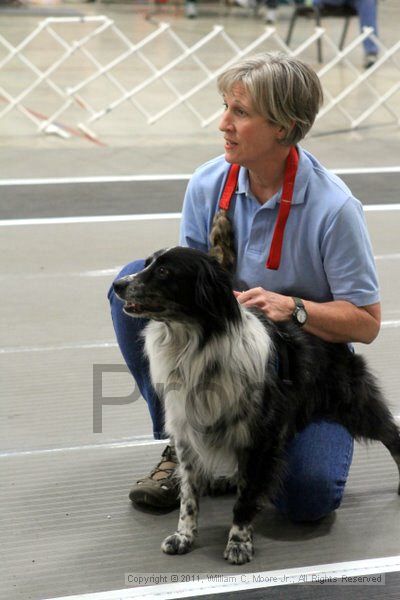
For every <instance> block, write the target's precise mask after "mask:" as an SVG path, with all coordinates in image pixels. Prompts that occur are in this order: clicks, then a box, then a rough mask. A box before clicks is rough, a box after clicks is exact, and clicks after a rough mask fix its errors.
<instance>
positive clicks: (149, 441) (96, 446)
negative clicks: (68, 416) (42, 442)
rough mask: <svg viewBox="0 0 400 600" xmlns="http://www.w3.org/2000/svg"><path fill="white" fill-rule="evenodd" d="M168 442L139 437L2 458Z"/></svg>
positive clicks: (5, 454) (4, 454)
mask: <svg viewBox="0 0 400 600" xmlns="http://www.w3.org/2000/svg"><path fill="white" fill-rule="evenodd" d="M167 443H168V440H167V439H164V440H155V439H154V438H153V437H152V436H151V435H143V436H142V435H139V436H136V437H135V438H133V439H130V440H126V441H121V442H104V443H101V444H82V445H81V446H61V447H60V448H38V449H36V450H8V451H7V450H5V451H3V452H0V458H16V457H20V456H39V455H43V454H61V453H64V452H81V451H86V450H102V449H108V450H110V449H114V448H137V447H140V446H156V445H159V444H164V446H165V444H167Z"/></svg>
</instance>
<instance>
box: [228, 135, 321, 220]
mask: <svg viewBox="0 0 400 600" xmlns="http://www.w3.org/2000/svg"><path fill="white" fill-rule="evenodd" d="M296 148H297V151H298V153H299V164H298V167H297V174H296V180H295V182H294V191H293V200H292V204H303V202H304V201H305V197H306V191H307V185H308V181H309V179H310V176H311V171H312V165H311V162H310V159H309V158H308V156H307V155H306V154H305V152H304V151H303V149H302V148H301V146H296ZM236 193H237V194H246V195H247V196H251V191H250V181H249V172H248V170H247V169H246V168H245V167H241V168H240V171H239V177H238V183H237V188H236ZM281 194H282V188H281V189H280V190H279V191H278V192H277V193H276V194H274V196H272V198H270V200H268V202H266V203H265V204H263V205H262V206H263V207H265V208H274V207H275V206H276V204H278V203H280V198H281Z"/></svg>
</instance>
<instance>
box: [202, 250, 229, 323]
mask: <svg viewBox="0 0 400 600" xmlns="http://www.w3.org/2000/svg"><path fill="white" fill-rule="evenodd" d="M195 301H196V304H197V306H198V307H199V308H200V309H201V311H202V312H203V313H207V314H208V315H209V316H210V317H213V318H217V319H218V318H221V317H222V316H224V315H226V311H227V310H229V311H231V310H234V309H235V307H236V308H237V300H236V298H235V297H234V295H233V292H232V282H231V278H230V276H229V274H228V273H227V271H226V270H225V269H223V268H222V267H221V265H220V264H219V262H218V261H217V259H215V258H208V260H207V261H204V262H202V264H201V265H200V268H199V269H198V273H197V280H196V289H195Z"/></svg>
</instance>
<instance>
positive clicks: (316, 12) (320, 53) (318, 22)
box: [314, 6, 323, 64]
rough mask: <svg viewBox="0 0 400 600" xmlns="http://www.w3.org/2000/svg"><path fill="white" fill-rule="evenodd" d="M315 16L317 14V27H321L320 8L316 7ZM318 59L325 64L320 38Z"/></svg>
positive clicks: (319, 39) (318, 40) (318, 41)
mask: <svg viewBox="0 0 400 600" xmlns="http://www.w3.org/2000/svg"><path fill="white" fill-rule="evenodd" d="M314 14H315V24H316V26H317V27H321V11H320V10H319V7H318V6H314ZM317 57H318V62H319V64H321V63H322V62H323V58H322V39H321V38H320V37H319V38H318V39H317Z"/></svg>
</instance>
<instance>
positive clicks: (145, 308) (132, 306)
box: [124, 301, 164, 315]
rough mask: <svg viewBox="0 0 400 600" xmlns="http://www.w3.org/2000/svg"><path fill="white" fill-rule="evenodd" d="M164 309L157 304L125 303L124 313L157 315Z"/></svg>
mask: <svg viewBox="0 0 400 600" xmlns="http://www.w3.org/2000/svg"><path fill="white" fill-rule="evenodd" d="M163 310H164V308H163V307H162V306H159V305H157V304H153V303H147V304H139V302H128V301H127V302H125V304H124V312H126V313H127V314H133V315H140V314H142V313H157V312H161V311H163Z"/></svg>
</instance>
